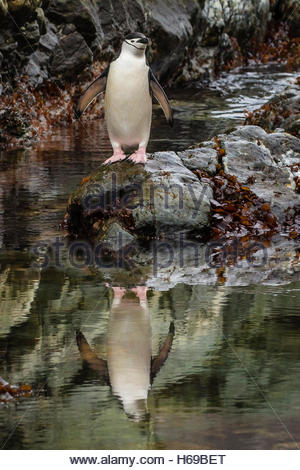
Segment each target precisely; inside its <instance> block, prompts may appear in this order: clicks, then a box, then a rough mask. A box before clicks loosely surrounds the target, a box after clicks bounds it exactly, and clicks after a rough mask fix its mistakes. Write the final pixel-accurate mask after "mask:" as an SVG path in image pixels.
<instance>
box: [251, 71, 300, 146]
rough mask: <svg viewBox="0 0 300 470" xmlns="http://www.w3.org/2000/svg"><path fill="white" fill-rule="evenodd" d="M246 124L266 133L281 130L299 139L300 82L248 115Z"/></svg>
mask: <svg viewBox="0 0 300 470" xmlns="http://www.w3.org/2000/svg"><path fill="white" fill-rule="evenodd" d="M245 122H246V124H255V125H258V126H261V127H263V128H264V129H265V130H267V131H273V130H275V129H276V128H278V127H280V128H283V129H284V130H285V131H286V132H289V133H291V134H293V135H295V136H297V137H300V125H299V122H300V80H299V78H298V79H297V80H296V82H295V83H294V84H292V85H290V86H288V87H287V88H286V89H285V90H284V91H283V92H282V93H280V94H278V95H276V96H274V98H272V99H271V100H270V101H268V103H266V104H264V105H263V106H262V107H261V108H260V109H257V110H255V111H254V112H253V113H249V115H248V117H247V119H246V121H245Z"/></svg>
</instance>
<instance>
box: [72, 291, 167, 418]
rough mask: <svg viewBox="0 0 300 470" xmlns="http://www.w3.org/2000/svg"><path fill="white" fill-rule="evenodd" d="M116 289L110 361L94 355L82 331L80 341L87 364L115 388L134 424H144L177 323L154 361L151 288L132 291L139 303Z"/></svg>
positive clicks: (109, 338) (78, 335) (110, 327)
mask: <svg viewBox="0 0 300 470" xmlns="http://www.w3.org/2000/svg"><path fill="white" fill-rule="evenodd" d="M112 289H113V293H114V298H113V302H112V306H111V311H110V316H109V323H108V332H107V344H106V360H104V359H102V358H100V357H99V356H97V355H96V354H95V353H94V351H93V350H92V349H91V347H90V346H89V344H88V342H87V340H86V338H85V336H84V335H83V333H82V332H81V331H77V333H76V341H77V345H78V348H79V351H80V355H81V358H82V359H83V361H84V362H85V364H87V365H88V366H89V367H90V368H91V369H93V370H95V371H97V372H98V374H99V377H101V378H103V379H104V381H105V383H106V384H109V385H110V386H111V389H112V393H113V395H115V396H116V397H118V398H119V400H120V401H121V403H122V405H123V408H124V411H125V413H126V414H127V416H128V417H129V418H130V419H132V420H134V421H143V420H146V419H147V417H148V405H147V398H148V393H149V390H150V387H151V384H152V383H153V381H154V378H155V377H156V375H157V374H158V372H159V371H160V369H161V367H162V366H163V365H164V363H165V361H166V360H167V358H168V354H169V351H170V349H171V347H172V343H173V338H174V335H175V328H174V323H173V322H171V323H170V326H169V332H168V335H167V336H166V338H165V340H164V342H163V343H162V345H161V347H160V350H159V353H158V355H157V356H155V357H152V330H151V314H150V311H149V307H148V302H147V287H145V286H137V287H135V288H133V289H131V291H132V292H133V293H134V294H135V296H136V297H137V298H138V300H137V299H136V297H134V298H132V297H131V295H130V293H129V292H127V291H126V289H125V288H120V287H113V288H112ZM128 294H129V297H128Z"/></svg>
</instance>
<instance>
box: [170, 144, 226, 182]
mask: <svg viewBox="0 0 300 470" xmlns="http://www.w3.org/2000/svg"><path fill="white" fill-rule="evenodd" d="M178 155H179V157H180V158H181V160H182V163H183V164H184V166H185V167H186V168H188V169H189V170H192V171H193V170H205V171H207V173H209V174H211V175H213V174H215V173H216V171H217V169H216V165H217V162H218V159H217V152H216V150H214V149H213V148H209V147H205V143H203V147H202V146H201V147H198V148H195V149H188V150H185V151H184V152H178Z"/></svg>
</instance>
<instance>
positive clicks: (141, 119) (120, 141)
mask: <svg viewBox="0 0 300 470" xmlns="http://www.w3.org/2000/svg"><path fill="white" fill-rule="evenodd" d="M147 45H148V39H147V38H146V36H145V35H144V34H142V33H131V34H128V35H127V36H126V37H125V38H124V40H123V43H122V48H121V52H120V55H119V56H118V58H116V59H115V60H113V61H112V62H111V64H110V65H109V66H108V67H107V68H106V69H105V70H104V72H103V73H102V74H101V75H100V76H99V77H98V78H97V79H96V80H95V81H94V82H93V83H92V84H91V85H90V86H89V87H88V88H87V90H86V91H85V93H84V94H83V95H82V96H81V97H80V99H79V101H78V103H77V106H76V108H75V115H76V117H80V115H81V114H82V113H83V112H84V110H85V109H86V108H87V106H88V105H89V104H90V103H91V102H92V101H93V99H94V98H95V97H96V96H98V95H99V94H100V93H102V92H104V91H105V101H104V109H105V118H106V122H107V129H108V135H109V138H110V142H111V145H112V148H113V155H112V156H111V157H110V158H108V159H107V160H106V161H105V162H104V164H107V163H112V162H116V161H119V160H123V159H125V158H126V155H125V153H124V151H123V148H126V147H138V149H137V150H136V151H135V152H134V153H133V154H132V155H130V157H129V159H130V160H131V161H133V162H134V163H146V160H147V157H146V148H147V144H148V141H149V135H150V128H151V117H152V96H154V97H155V98H156V100H157V101H158V102H159V103H160V105H161V107H162V108H163V111H164V113H165V116H166V119H167V121H168V123H169V124H170V125H171V126H172V125H173V115H172V109H171V107H170V104H169V101H168V98H167V96H166V94H165V92H164V90H163V88H162V87H161V85H160V84H159V83H158V81H157V79H156V78H155V76H154V74H153V72H152V70H151V68H150V67H149V66H148V65H147V63H146V56H145V51H146V48H147Z"/></svg>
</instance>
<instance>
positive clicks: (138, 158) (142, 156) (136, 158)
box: [129, 147, 147, 163]
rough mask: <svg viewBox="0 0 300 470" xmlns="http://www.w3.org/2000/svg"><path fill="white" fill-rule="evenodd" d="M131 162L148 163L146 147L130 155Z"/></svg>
mask: <svg viewBox="0 0 300 470" xmlns="http://www.w3.org/2000/svg"><path fill="white" fill-rule="evenodd" d="M129 160H131V161H132V162H133V163H146V161H147V155H146V149H145V148H144V147H140V148H139V149H138V150H137V151H136V152H134V153H133V154H132V155H130V157H129Z"/></svg>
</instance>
